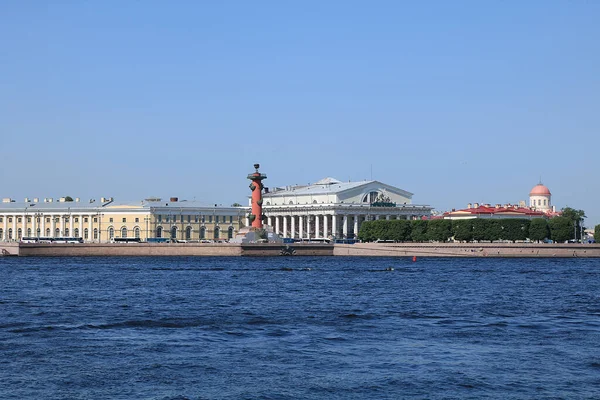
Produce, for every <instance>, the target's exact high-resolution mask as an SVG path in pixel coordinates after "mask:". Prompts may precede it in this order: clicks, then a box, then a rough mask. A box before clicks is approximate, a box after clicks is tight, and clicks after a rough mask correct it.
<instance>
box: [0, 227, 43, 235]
mask: <svg viewBox="0 0 600 400" xmlns="http://www.w3.org/2000/svg"><path fill="white" fill-rule="evenodd" d="M35 233H36V236H37V237H40V236H41V235H42V230H41V229H40V228H37V229H36V232H35ZM1 236H2V235H0V237H1Z"/></svg>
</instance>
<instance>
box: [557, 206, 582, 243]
mask: <svg viewBox="0 0 600 400" xmlns="http://www.w3.org/2000/svg"><path fill="white" fill-rule="evenodd" d="M561 211H562V214H561V217H564V218H567V219H568V220H569V221H571V235H570V237H569V239H581V231H582V230H583V229H585V227H584V226H583V219H584V218H585V211H583V210H575V209H574V208H571V207H565V208H563V209H562V210H561Z"/></svg>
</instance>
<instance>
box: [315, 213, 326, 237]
mask: <svg viewBox="0 0 600 400" xmlns="http://www.w3.org/2000/svg"><path fill="white" fill-rule="evenodd" d="M319 218H320V215H315V237H316V238H318V237H321V235H320V232H319V231H320V230H321V226H320V225H321V224H320V221H319ZM323 237H325V235H323Z"/></svg>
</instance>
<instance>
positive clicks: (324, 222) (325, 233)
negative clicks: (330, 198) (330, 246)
mask: <svg viewBox="0 0 600 400" xmlns="http://www.w3.org/2000/svg"><path fill="white" fill-rule="evenodd" d="M328 219H329V216H328V215H327V214H325V215H323V237H325V238H326V237H329V233H328V232H327V230H328V229H327V228H328V227H327V222H328V221H327V220H328Z"/></svg>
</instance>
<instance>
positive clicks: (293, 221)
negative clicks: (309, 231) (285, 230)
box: [290, 215, 296, 238]
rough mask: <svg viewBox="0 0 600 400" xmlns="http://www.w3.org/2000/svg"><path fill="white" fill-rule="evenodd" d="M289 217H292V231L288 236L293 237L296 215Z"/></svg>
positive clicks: (294, 235)
mask: <svg viewBox="0 0 600 400" xmlns="http://www.w3.org/2000/svg"><path fill="white" fill-rule="evenodd" d="M290 218H291V219H292V232H291V233H290V237H291V238H295V237H296V217H295V216H293V215H292V216H290Z"/></svg>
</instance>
